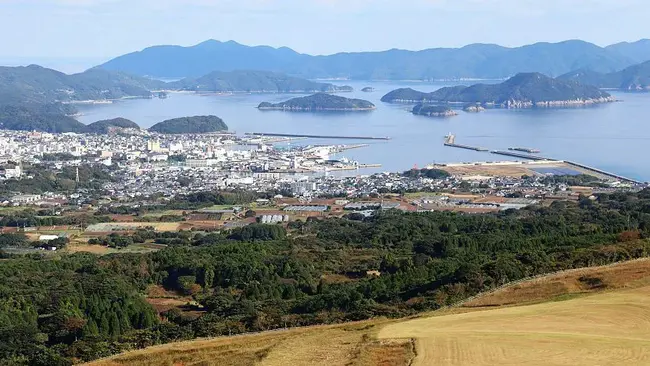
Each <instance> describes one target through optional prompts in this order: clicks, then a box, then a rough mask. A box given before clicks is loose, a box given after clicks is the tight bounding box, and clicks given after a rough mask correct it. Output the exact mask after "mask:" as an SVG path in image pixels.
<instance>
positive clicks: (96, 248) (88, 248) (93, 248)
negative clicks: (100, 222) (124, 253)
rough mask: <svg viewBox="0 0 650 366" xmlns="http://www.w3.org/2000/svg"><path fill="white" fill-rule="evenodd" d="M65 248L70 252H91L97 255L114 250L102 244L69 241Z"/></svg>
mask: <svg viewBox="0 0 650 366" xmlns="http://www.w3.org/2000/svg"><path fill="white" fill-rule="evenodd" d="M66 250H67V251H68V252H70V253H78V252H85V253H92V254H98V255H104V254H108V253H111V252H114V250H111V248H109V247H106V246H103V245H90V244H82V243H70V244H69V245H68V246H67V247H66Z"/></svg>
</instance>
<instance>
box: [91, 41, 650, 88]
mask: <svg viewBox="0 0 650 366" xmlns="http://www.w3.org/2000/svg"><path fill="white" fill-rule="evenodd" d="M639 57H641V58H643V57H648V59H649V60H650V41H649V42H646V40H640V41H637V42H633V43H621V44H616V45H611V46H608V47H599V46H597V45H594V44H592V43H589V42H585V41H581V40H568V41H563V42H557V43H548V42H538V43H534V44H530V45H524V46H521V47H513V48H508V47H503V46H499V45H495V44H481V43H477V44H470V45H466V46H463V47H460V48H429V49H424V50H419V51H409V50H400V49H390V50H386V51H373V52H340V53H335V54H331V55H315V56H313V55H308V54H303V53H298V52H296V51H294V50H292V49H290V48H288V47H279V48H274V47H271V46H252V47H249V46H245V45H242V44H239V43H237V42H234V41H228V42H220V41H215V40H208V41H205V42H202V43H199V44H197V45H194V46H189V47H183V46H165V45H159V46H152V47H148V48H145V49H144V50H141V51H137V52H132V53H128V54H125V55H122V56H118V57H116V58H114V59H112V60H109V61H108V62H106V63H104V64H103V65H101V66H102V67H104V68H107V69H109V70H122V71H126V72H129V73H133V74H136V75H148V76H158V77H199V76H201V75H205V74H207V73H209V72H213V71H233V70H237V69H251V70H265V71H274V72H283V73H287V74H290V75H294V76H300V77H305V78H341V77H343V78H350V79H366V80H379V79H390V80H400V79H401V80H407V79H412V80H427V79H453V78H457V79H458V78H484V79H500V78H507V77H510V76H512V75H515V74H516V73H519V72H541V73H544V74H547V75H551V76H559V75H562V74H565V73H567V72H569V71H571V70H576V69H579V68H584V67H588V68H591V69H594V70H596V71H599V72H613V71H616V70H620V69H622V68H625V67H628V66H631V65H633V64H634V63H638V62H639V61H638V58H639ZM644 61H645V60H644Z"/></svg>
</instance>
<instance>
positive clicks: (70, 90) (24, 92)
mask: <svg viewBox="0 0 650 366" xmlns="http://www.w3.org/2000/svg"><path fill="white" fill-rule="evenodd" d="M162 85H164V83H162V82H159V81H154V80H150V79H146V78H142V77H138V76H129V75H126V74H124V73H121V72H115V71H108V70H103V69H99V68H93V69H90V70H88V71H85V72H83V73H79V74H72V75H67V74H64V73H62V72H59V71H56V70H52V69H47V68H44V67H41V66H37V65H30V66H26V67H0V105H9V104H30V103H39V104H43V103H52V102H68V101H80V100H96V99H116V98H122V97H126V96H138V97H148V96H150V95H151V93H150V92H149V91H150V90H151V89H155V88H157V87H160V86H162Z"/></svg>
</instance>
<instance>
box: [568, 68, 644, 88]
mask: <svg viewBox="0 0 650 366" xmlns="http://www.w3.org/2000/svg"><path fill="white" fill-rule="evenodd" d="M558 79H562V80H572V81H576V82H579V83H582V84H589V85H595V86H597V87H599V88H609V89H621V90H628V91H647V90H650V61H647V62H644V63H641V64H638V65H633V66H630V67H628V68H626V69H623V70H621V71H618V72H612V73H609V74H603V73H599V72H596V71H593V70H590V69H582V70H577V71H573V72H570V73H567V74H564V75H562V76H560V77H559V78H558Z"/></svg>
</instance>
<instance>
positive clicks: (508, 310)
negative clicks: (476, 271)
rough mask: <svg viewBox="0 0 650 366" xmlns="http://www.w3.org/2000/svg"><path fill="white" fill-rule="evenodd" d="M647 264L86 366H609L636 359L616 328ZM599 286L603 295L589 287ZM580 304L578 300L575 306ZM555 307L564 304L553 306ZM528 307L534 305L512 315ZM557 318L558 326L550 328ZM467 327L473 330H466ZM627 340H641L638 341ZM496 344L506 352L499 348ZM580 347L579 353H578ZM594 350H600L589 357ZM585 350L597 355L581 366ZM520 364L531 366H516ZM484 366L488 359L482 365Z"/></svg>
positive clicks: (642, 310) (639, 297) (644, 279)
mask: <svg viewBox="0 0 650 366" xmlns="http://www.w3.org/2000/svg"><path fill="white" fill-rule="evenodd" d="M648 264H650V262H649V260H648V259H640V260H636V261H629V262H623V263H619V264H616V265H611V266H603V267H591V268H583V269H577V270H569V271H564V272H560V273H558V274H553V275H549V276H546V277H541V278H538V279H534V280H529V281H524V282H521V283H517V284H513V285H510V286H507V287H505V288H503V289H502V290H499V291H496V292H491V293H487V294H484V295H481V296H478V297H477V298H476V299H474V300H472V302H473V303H479V304H482V306H483V307H482V308H479V309H477V308H475V307H473V308H472V309H469V308H466V309H464V308H459V309H444V310H440V311H437V312H433V313H430V314H429V317H420V318H418V319H415V320H393V321H387V320H381V319H375V320H370V321H363V322H356V323H347V324H340V325H334V326H331V325H330V326H316V327H305V328H297V329H291V330H281V331H275V332H263V333H259V334H251V335H244V336H235V337H225V338H214V339H205V340H197V341H190V342H181V343H176V344H169V345H163V346H156V347H150V348H147V349H144V350H140V351H133V352H128V353H125V354H122V355H118V356H115V357H112V358H109V359H106V360H102V361H97V362H93V363H90V364H89V366H119V365H134V366H148V365H158V364H176V363H179V362H184V363H191V364H199V363H202V362H203V363H207V364H210V362H213V364H219V365H241V364H246V365H258V364H265V365H271V366H273V365H280V364H291V365H350V364H352V365H368V366H370V365H404V366H406V365H409V364H413V365H423V364H427V363H426V362H427V361H431V360H433V361H444V362H440V364H443V365H444V364H455V365H474V364H502V363H503V361H504V360H501V359H499V357H514V358H513V359H514V360H515V361H516V364H520V365H535V364H537V362H538V361H539V358H538V357H535V356H534V355H530V353H534V354H535V353H537V352H544V351H545V350H548V349H547V348H545V347H546V346H545V342H549V343H548V344H552V345H554V346H555V347H559V348H557V350H556V353H558V354H559V353H560V352H564V353H563V354H562V357H566V360H563V359H559V360H558V359H555V358H554V359H553V360H552V361H554V362H553V363H552V364H557V365H564V364H567V365H591V364H597V363H598V364H606V363H607V362H608V361H609V360H612V359H615V358H616V356H617V354H618V353H619V352H632V351H633V350H634V349H635V342H633V341H629V340H628V339H627V338H629V337H626V336H621V333H622V332H625V331H626V329H625V328H623V326H625V325H626V324H629V323H631V322H634V321H637V319H638V318H641V317H643V316H644V314H647V312H648V311H649V307H648V305H647V304H646V303H645V302H644V301H643V297H644V296H647V294H648V291H649V290H648V287H647V286H648V284H649V283H650V266H649V265H648ZM598 280H600V282H601V283H604V284H605V286H603V287H598V286H594V285H593V284H594V283H595V282H596V281H598ZM589 283H591V284H592V285H589ZM577 294H579V295H581V296H583V297H581V298H575V296H576V295H577ZM567 295H568V296H567ZM588 295H589V296H588ZM560 296H564V297H563V298H562V297H560ZM570 296H573V297H570ZM571 298H573V299H574V300H571ZM562 299H564V300H569V301H561V302H557V301H559V300H562ZM531 301H533V302H535V303H538V304H539V305H537V306H536V307H530V306H526V307H521V306H517V307H512V305H521V304H528V303H530V302H531ZM505 306H509V307H505ZM585 309H589V311H585ZM481 310H482V311H481ZM486 310H487V311H486ZM580 311H582V313H581V312H580ZM610 316H614V318H611V317H610ZM554 317H555V319H559V321H550V320H552V319H553V318H554ZM566 319H570V320H569V321H566ZM563 320H564V321H563ZM499 321H500V322H501V323H499ZM615 321H620V324H621V325H622V326H621V327H614V328H613V331H614V332H616V333H614V334H607V335H606V338H604V339H603V338H600V337H595V338H594V336H595V335H598V333H599V332H603V331H609V328H611V324H614V322H615ZM519 322H521V326H522V329H521V330H522V331H523V332H522V331H519V329H517V332H512V333H508V330H509V329H508V327H515V326H517V325H518V324H519ZM643 324H645V323H643ZM433 325H435V327H434V326H433ZM640 325H642V324H637V326H632V329H635V331H634V332H637V331H640V332H644V331H646V330H645V329H647V328H643V327H641V326H640ZM471 327H476V329H473V328H472V329H467V328H471ZM501 327H504V328H501ZM540 327H543V328H542V329H540ZM562 328H564V329H562ZM567 328H569V329H567ZM617 328H618V331H616V329H617ZM576 330H577V331H578V333H577V334H576V333H575V331H576ZM558 331H560V332H558ZM461 332H462V335H461ZM554 332H555V333H554ZM567 333H570V334H567ZM634 335H637V336H638V335H641V336H642V337H643V338H645V339H647V334H644V333H640V334H638V333H635V334H634ZM397 337H399V338H397ZM514 337H520V341H519V342H515V341H514ZM545 337H546V338H547V339H546V340H545V339H544V338H545ZM556 337H557V338H556ZM494 338H497V339H498V340H494ZM502 338H503V339H504V342H503V343H501V342H500V339H502ZM549 338H550V339H549ZM599 339H600V340H599ZM433 340H435V341H436V347H435V349H436V350H443V351H444V350H447V349H448V348H449V347H454V346H455V347H460V348H461V350H462V352H457V353H451V354H450V353H443V357H447V359H446V360H439V359H437V358H436V357H438V356H437V353H438V352H436V353H434V354H432V352H431V348H430V347H428V345H430V344H431V342H432V341H433ZM581 340H582V342H580V341H581ZM470 342H472V344H469V343H470ZM578 342H580V344H579V345H577V344H576V343H578ZM605 342H606V343H605ZM573 345H575V346H576V347H575V350H573V351H572V352H571V350H567V347H570V346H573ZM601 346H604V348H602V349H594V348H599V347H601ZM486 347H487V348H490V349H498V351H499V352H497V353H487V354H486V353H485V352H481V351H484V349H485V348H486ZM587 350H588V351H594V353H593V354H592V355H591V356H590V357H587V358H583V359H581V357H583V352H585V351H587ZM565 351H566V352H565ZM520 352H522V353H521V355H520ZM513 354H516V355H513ZM233 355H235V356H234V357H233ZM525 356H529V357H527V358H525V359H523V358H524V357H525ZM482 357H492V358H490V359H489V360H486V359H481V358H482ZM551 357H554V356H551ZM559 357H560V356H558V358H559ZM638 357H643V356H638ZM233 359H236V361H235V360H233ZM510 360H512V359H510ZM500 361H501V362H500ZM544 361H547V360H546V359H544ZM641 361H643V359H641V358H631V359H629V360H628V361H627V363H628V364H635V362H641ZM481 362H482V363H481ZM513 363H515V362H513ZM547 364H548V363H547ZM624 364H625V363H624Z"/></svg>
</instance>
